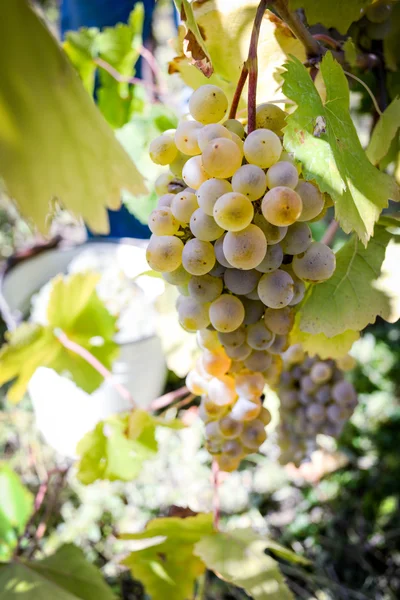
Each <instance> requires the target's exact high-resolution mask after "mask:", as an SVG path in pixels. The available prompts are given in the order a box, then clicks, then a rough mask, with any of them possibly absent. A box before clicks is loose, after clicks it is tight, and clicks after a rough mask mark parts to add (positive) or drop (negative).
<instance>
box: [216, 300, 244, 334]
mask: <svg viewBox="0 0 400 600" xmlns="http://www.w3.org/2000/svg"><path fill="white" fill-rule="evenodd" d="M243 319H244V306H243V304H242V303H241V301H240V300H239V298H237V297H236V296H231V295H230V294H222V295H221V296H220V297H219V298H217V299H216V300H214V302H212V303H211V306H210V320H211V323H212V325H213V327H215V329H216V330H217V331H220V332H227V333H228V332H231V331H235V329H237V328H238V327H240V325H241V324H242V323H243Z"/></svg>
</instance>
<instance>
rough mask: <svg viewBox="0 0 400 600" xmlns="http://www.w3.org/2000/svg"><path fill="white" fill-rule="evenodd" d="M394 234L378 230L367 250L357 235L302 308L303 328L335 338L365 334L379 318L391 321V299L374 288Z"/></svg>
mask: <svg viewBox="0 0 400 600" xmlns="http://www.w3.org/2000/svg"><path fill="white" fill-rule="evenodd" d="M390 238H391V234H390V233H389V232H387V231H386V230H385V229H384V228H381V227H376V233H375V236H374V237H373V238H372V239H371V240H370V242H369V244H368V246H367V247H366V248H364V247H363V246H362V245H361V244H360V242H359V241H358V239H357V237H356V236H355V235H353V236H352V237H351V238H350V240H349V241H348V242H347V243H346V244H345V245H344V246H342V248H341V249H340V250H339V252H338V253H337V254H336V270H335V272H334V274H333V275H332V277H331V278H330V279H328V280H327V281H325V282H323V283H320V284H318V285H315V286H312V287H311V288H310V291H309V293H308V294H307V295H306V298H305V300H304V302H303V305H302V306H301V308H300V329H301V331H305V332H308V333H312V334H318V333H323V334H324V335H326V336H327V337H333V336H337V335H340V334H342V333H344V332H347V331H348V330H349V329H350V330H353V331H361V330H362V329H364V327H366V326H367V325H368V324H369V323H374V322H375V319H376V317H377V316H380V317H382V318H384V319H385V318H388V317H389V316H390V305H389V300H388V297H387V296H386V295H385V294H384V293H383V292H381V291H380V290H378V289H376V288H375V287H374V284H375V282H376V280H377V279H378V277H379V275H380V272H381V267H382V263H383V260H384V258H385V252H386V247H387V245H388V243H389V240H390Z"/></svg>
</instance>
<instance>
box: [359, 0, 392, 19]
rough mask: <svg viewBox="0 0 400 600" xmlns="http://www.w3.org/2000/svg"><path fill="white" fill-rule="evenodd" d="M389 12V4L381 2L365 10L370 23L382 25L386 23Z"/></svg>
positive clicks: (390, 10)
mask: <svg viewBox="0 0 400 600" xmlns="http://www.w3.org/2000/svg"><path fill="white" fill-rule="evenodd" d="M391 12H392V6H391V4H390V3H389V2H382V1H381V2H374V3H373V4H370V5H369V6H367V8H366V10H365V14H366V17H367V19H368V20H369V21H371V23H383V22H384V21H387V20H388V19H389V17H390V14H391Z"/></svg>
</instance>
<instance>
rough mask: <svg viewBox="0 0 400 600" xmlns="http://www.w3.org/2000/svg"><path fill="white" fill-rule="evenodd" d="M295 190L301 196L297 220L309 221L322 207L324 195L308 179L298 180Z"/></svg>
mask: <svg viewBox="0 0 400 600" xmlns="http://www.w3.org/2000/svg"><path fill="white" fill-rule="evenodd" d="M295 192H297V193H298V195H299V196H300V198H301V201H302V204H303V208H302V211H301V214H300V216H299V217H298V221H311V220H312V219H314V218H315V217H317V216H318V215H319V214H320V213H321V211H322V210H323V208H324V204H325V203H324V196H323V195H322V194H321V192H320V191H319V190H318V189H317V188H316V187H315V185H313V184H312V183H309V182H308V181H299V183H298V185H297V187H296V189H295Z"/></svg>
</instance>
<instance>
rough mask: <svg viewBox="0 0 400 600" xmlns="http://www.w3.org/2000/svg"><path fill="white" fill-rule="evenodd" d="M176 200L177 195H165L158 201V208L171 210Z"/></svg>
mask: <svg viewBox="0 0 400 600" xmlns="http://www.w3.org/2000/svg"><path fill="white" fill-rule="evenodd" d="M174 198H175V194H163V196H161V198H159V199H158V202H157V208H171V204H172V201H173V199H174Z"/></svg>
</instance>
